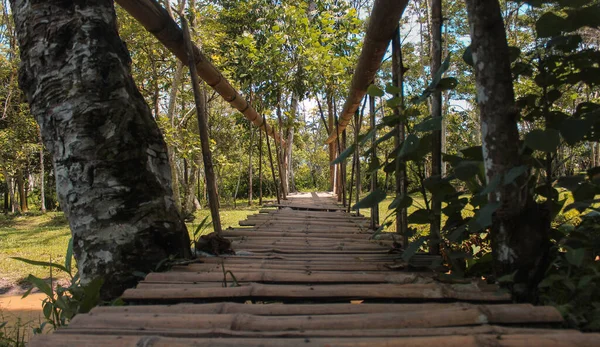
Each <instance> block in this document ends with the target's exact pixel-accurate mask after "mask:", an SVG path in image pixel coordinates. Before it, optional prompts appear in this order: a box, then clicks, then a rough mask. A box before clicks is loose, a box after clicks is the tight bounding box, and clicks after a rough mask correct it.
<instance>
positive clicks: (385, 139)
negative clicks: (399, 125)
mask: <svg viewBox="0 0 600 347" xmlns="http://www.w3.org/2000/svg"><path fill="white" fill-rule="evenodd" d="M397 133H398V132H397V131H396V129H392V130H390V131H389V132H388V133H387V134H385V135H383V136H382V137H380V138H378V139H377V141H375V146H378V145H379V144H380V143H382V142H384V141H387V140H389V139H391V138H392V137H394V135H396V134H397Z"/></svg>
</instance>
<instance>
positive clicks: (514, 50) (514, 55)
mask: <svg viewBox="0 0 600 347" xmlns="http://www.w3.org/2000/svg"><path fill="white" fill-rule="evenodd" d="M508 55H509V56H510V62H511V63H514V62H515V61H516V60H517V59H519V56H520V55H521V49H520V48H519V47H514V46H510V47H508Z"/></svg>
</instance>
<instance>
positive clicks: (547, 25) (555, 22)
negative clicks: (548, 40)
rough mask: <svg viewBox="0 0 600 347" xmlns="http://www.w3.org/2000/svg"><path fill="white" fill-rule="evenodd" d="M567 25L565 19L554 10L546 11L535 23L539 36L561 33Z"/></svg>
mask: <svg viewBox="0 0 600 347" xmlns="http://www.w3.org/2000/svg"><path fill="white" fill-rule="evenodd" d="M564 26H565V19H564V18H562V17H559V16H557V15H556V14H554V13H552V12H547V13H544V14H543V15H542V16H541V17H540V18H539V19H538V21H537V22H536V23H535V30H536V32H537V35H538V37H540V38H545V37H552V36H558V35H560V34H561V32H562V29H563V28H564Z"/></svg>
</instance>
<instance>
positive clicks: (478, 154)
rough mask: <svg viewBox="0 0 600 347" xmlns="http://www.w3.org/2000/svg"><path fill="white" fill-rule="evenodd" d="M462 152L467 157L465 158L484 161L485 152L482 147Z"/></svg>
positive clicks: (474, 147)
mask: <svg viewBox="0 0 600 347" xmlns="http://www.w3.org/2000/svg"><path fill="white" fill-rule="evenodd" d="M460 152H461V153H462V154H463V155H464V156H465V158H468V159H472V160H476V161H481V162H482V161H483V150H482V149H481V146H473V147H469V148H464V149H461V150H460Z"/></svg>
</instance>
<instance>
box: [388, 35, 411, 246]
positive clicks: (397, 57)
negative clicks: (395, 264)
mask: <svg viewBox="0 0 600 347" xmlns="http://www.w3.org/2000/svg"><path fill="white" fill-rule="evenodd" d="M402 60H403V59H402V44H401V42H400V27H398V28H397V29H396V31H395V33H394V39H393V40H392V83H394V85H395V86H396V87H398V88H400V93H398V94H397V95H396V97H400V100H401V101H400V105H398V107H396V108H394V115H395V116H397V117H398V118H400V117H401V116H402V113H403V112H404V66H403V62H402ZM404 130H405V124H404V121H401V122H400V123H399V124H398V125H396V134H395V136H394V145H395V147H398V146H400V144H401V143H402V142H404V140H405V138H406V136H405V135H406V134H405V131H404ZM395 171H396V196H402V195H405V194H407V192H408V182H407V180H406V177H407V175H406V161H404V160H400V159H396V170H395ZM407 219H408V217H407V209H406V208H401V209H400V210H398V211H396V233H399V234H401V235H402V241H403V242H402V245H403V247H405V248H406V247H408V243H409V240H408V220H407Z"/></svg>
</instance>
